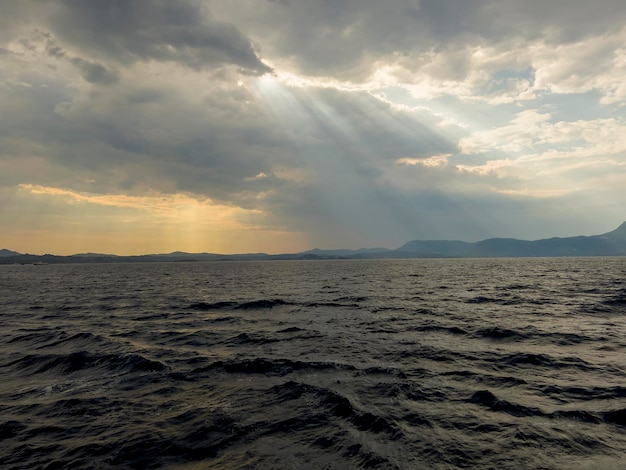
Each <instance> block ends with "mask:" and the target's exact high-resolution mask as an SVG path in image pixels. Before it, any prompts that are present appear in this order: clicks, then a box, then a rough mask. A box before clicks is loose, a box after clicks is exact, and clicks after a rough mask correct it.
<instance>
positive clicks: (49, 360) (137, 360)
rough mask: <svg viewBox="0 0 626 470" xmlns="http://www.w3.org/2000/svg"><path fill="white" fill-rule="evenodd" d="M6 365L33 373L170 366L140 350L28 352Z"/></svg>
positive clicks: (151, 368)
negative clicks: (126, 352) (31, 353)
mask: <svg viewBox="0 0 626 470" xmlns="http://www.w3.org/2000/svg"><path fill="white" fill-rule="evenodd" d="M7 366H9V367H11V366H13V367H15V368H16V369H19V370H26V371H30V372H31V373H34V374H43V373H46V372H53V371H59V372H61V373H63V374H71V373H74V372H78V371H82V370H87V369H106V370H109V371H114V372H159V371H163V370H166V369H167V368H168V367H167V366H166V365H165V364H164V363H162V362H160V361H155V360H152V359H148V358H146V357H144V356H142V355H140V354H135V353H129V354H97V353H90V352H87V351H80V352H73V353H69V354H43V355H27V356H24V357H22V358H21V359H18V360H15V361H12V362H10V363H8V364H7Z"/></svg>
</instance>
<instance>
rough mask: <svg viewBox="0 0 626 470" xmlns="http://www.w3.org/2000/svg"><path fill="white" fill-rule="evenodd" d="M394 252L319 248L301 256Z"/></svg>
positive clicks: (377, 249) (383, 249)
mask: <svg viewBox="0 0 626 470" xmlns="http://www.w3.org/2000/svg"><path fill="white" fill-rule="evenodd" d="M390 251H393V250H390V249H389V248H360V249H358V250H341V249H340V250H320V249H319V248H314V249H312V250H308V251H303V252H302V253H301V254H303V255H316V256H339V257H346V256H350V257H354V256H359V255H372V254H378V253H386V252H390Z"/></svg>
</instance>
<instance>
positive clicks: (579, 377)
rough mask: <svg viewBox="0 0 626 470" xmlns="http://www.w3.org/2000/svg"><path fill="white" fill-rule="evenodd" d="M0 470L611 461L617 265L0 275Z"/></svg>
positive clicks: (86, 268)
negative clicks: (0, 469)
mask: <svg viewBox="0 0 626 470" xmlns="http://www.w3.org/2000/svg"><path fill="white" fill-rule="evenodd" d="M0 335H1V336H0V338H1V340H0V467H1V468H3V469H6V470H9V469H113V468H115V469H117V468H120V469H157V468H167V469H175V470H176V469H193V470H196V469H205V468H211V469H221V468H223V469H352V468H355V469H357V468H375V469H460V468H478V469H482V468H485V469H509V468H510V469H618V468H622V469H623V468H626V258H624V257H621V258H620V257H617V258H523V259H519V258H518V259H417V260H415V259H413V260H305V261H255V262H252V261H250V262H247V261H232V262H226V261H220V262H195V263H193V262H188V263H182V262H181V263H136V264H133V263H127V264H122V263H120V264H113V263H111V264H73V265H70V264H57V265H53V264H50V265H3V266H0Z"/></svg>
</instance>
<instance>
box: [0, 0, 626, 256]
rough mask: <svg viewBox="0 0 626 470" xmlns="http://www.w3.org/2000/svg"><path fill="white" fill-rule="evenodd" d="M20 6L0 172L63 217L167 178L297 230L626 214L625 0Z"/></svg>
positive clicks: (280, 228) (0, 124)
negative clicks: (597, 1)
mask: <svg viewBox="0 0 626 470" xmlns="http://www.w3.org/2000/svg"><path fill="white" fill-rule="evenodd" d="M605 7H606V8H605ZM609 7H610V8H609ZM4 12H6V13H7V15H8V16H6V15H3V16H2V17H1V18H0V67H1V68H2V70H3V74H2V76H1V77H0V109H2V110H3V112H2V113H1V114H0V191H5V194H14V193H15V191H17V192H18V193H19V194H20V195H21V196H20V197H22V196H23V197H24V198H25V199H24V200H22V199H19V200H20V204H32V207H33V208H32V210H33V211H36V208H37V207H39V209H41V208H43V207H48V206H47V205H46V204H53V203H52V202H50V201H52V200H54V201H57V202H55V203H54V204H53V205H54V206H55V207H56V208H57V209H58V210H57V212H55V214H57V215H58V216H59V217H61V215H60V214H61V213H62V211H63V210H68V211H73V212H71V213H72V214H73V215H75V216H80V217H82V218H84V217H87V216H86V215H85V214H84V213H79V212H77V211H76V209H77V207H78V206H81V205H82V206H89V207H90V208H91V209H93V210H97V211H98V213H99V214H104V213H105V212H106V215H107V217H109V216H110V217H111V220H113V219H115V213H116V211H119V212H117V213H118V215H119V217H120V218H121V219H123V218H124V217H127V216H129V212H128V211H131V212H133V211H135V212H133V213H134V214H135V215H133V217H134V216H136V211H139V212H141V211H142V210H140V209H138V208H131V207H130V206H123V205H122V204H121V201H131V202H132V201H134V202H132V203H133V204H135V203H139V202H140V201H143V202H145V205H146V207H148V206H150V205H154V207H161V205H160V203H159V200H158V197H160V196H154V195H155V194H156V195H162V196H163V197H165V199H168V201H169V202H168V204H169V203H171V202H172V201H173V200H174V199H176V200H177V201H180V205H179V206H176V208H177V209H176V210H181V211H184V209H183V208H184V206H185V205H186V204H188V205H189V206H190V207H196V202H197V201H211V204H212V205H216V206H220V207H230V208H234V209H235V210H237V211H240V214H241V216H242V217H244V218H246V217H249V220H254V223H252V222H251V223H250V224H248V225H246V227H248V228H250V227H253V228H254V231H256V232H258V233H259V234H263V235H262V236H261V235H259V237H260V238H263V237H266V238H264V240H268V239H269V238H270V237H269V235H268V234H270V233H280V234H282V235H280V237H279V238H280V239H281V240H283V242H284V243H285V244H286V245H289V246H296V245H298V246H301V247H302V248H307V247H308V246H303V245H306V244H308V243H310V244H314V245H318V246H320V245H324V246H326V247H332V246H341V245H343V246H350V247H358V246H367V245H370V244H371V245H391V244H402V243H403V242H404V241H406V239H411V238H418V237H422V238H423V237H433V238H440V237H444V238H445V237H448V236H450V235H449V234H450V233H452V234H458V235H456V237H457V238H472V237H480V236H483V235H484V236H490V235H491V236H496V235H504V234H505V233H503V232H506V230H509V232H506V233H509V234H513V231H514V230H521V231H524V230H526V232H525V233H526V234H528V236H533V237H536V236H543V235H552V234H555V231H556V230H565V228H567V220H570V221H571V220H574V219H580V220H583V218H584V217H586V215H585V214H586V213H589V212H593V216H592V218H595V220H597V221H601V220H608V218H609V217H613V218H618V219H621V218H623V215H622V209H621V207H623V205H624V203H626V200H624V193H623V187H624V186H623V185H624V171H625V168H624V162H625V161H626V141H625V140H624V138H623V137H622V136H624V135H626V132H624V131H625V129H624V126H625V117H624V112H623V109H624V107H623V105H624V101H625V98H626V95H625V93H626V88H624V85H623V83H624V80H623V77H624V75H625V74H626V70H625V67H626V65H625V64H626V59H625V57H626V52H625V51H626V49H625V48H624V46H623V44H624V40H625V39H626V29H625V28H624V27H623V24H624V23H625V22H624V21H623V20H626V8H624V6H623V2H621V1H617V0H616V1H613V0H607V1H605V2H601V6H598V5H596V6H595V7H592V6H589V5H588V4H587V3H583V2H580V1H578V0H571V1H568V2H563V1H556V0H555V1H554V2H550V3H549V4H545V2H544V4H540V3H537V2H518V1H513V0H501V1H497V2H496V1H495V0H467V1H463V2H459V1H456V0H454V1H453V0H440V1H434V0H423V1H421V2H415V1H410V0H399V1H397V2H393V5H387V4H383V3H380V2H374V1H373V0H362V1H361V0H359V1H356V0H347V1H345V2H297V1H266V2H258V1H252V0H240V1H238V2H222V1H217V0H209V1H200V0H197V1H196V0H184V1H183V0H173V1H165V0H153V1H148V0H137V1H132V2H126V1H117V0H116V1H110V2H84V1H77V0H50V1H48V2H44V3H41V2H35V1H30V0H25V1H23V2H10V4H9V5H7V8H6V9H5V10H3V13H4ZM19 185H22V186H19ZM24 185H25V186H24ZM16 188H17V189H16ZM19 188H21V189H19ZM24 188H31V189H32V191H30V192H29V191H26V189H24ZM33 188H57V189H58V190H59V191H61V190H62V191H66V193H64V194H63V195H60V194H57V195H54V194H52V193H50V192H49V191H51V190H46V191H48V193H45V194H44V193H41V191H43V190H40V189H38V190H35V189H33ZM59 188H60V189H59ZM33 191H34V192H37V191H40V193H39V194H34V192H33ZM25 193H28V195H27V196H28V197H27V196H26V195H25ZM83 197H86V198H88V199H81V198H83ZM177 198H178V199H177ZM6 200H7V201H8V200H10V199H6ZM60 201H63V203H61V202H60ZM68 201H74V202H75V204H73V205H72V204H69V203H68ZM77 201H79V202H77ZM98 201H99V202H103V201H108V202H115V203H116V204H118V203H119V204H118V205H115V204H110V205H105V204H103V203H102V204H99V203H97V202H98ZM194 201H196V202H194ZM143 202H142V203H143ZM38 204H39V205H38ZM542 204H543V206H542ZM171 207H174V206H171ZM96 208H97V209H96ZM11 210H12V211H13V209H11ZM37 210H38V209H37ZM102 211H105V212H102ZM542 211H543V212H542ZM568 211H569V212H568ZM18 212H19V211H17V210H16V211H14V212H11V213H12V214H14V216H16V215H15V214H17V213H18ZM195 213H196V214H198V217H208V218H212V219H214V220H215V222H216V224H219V223H222V221H221V219H219V217H218V216H217V215H215V213H211V212H210V211H209V212H202V211H197V212H195ZM555 214H556V215H555ZM558 214H570V215H568V216H567V217H566V216H565V215H558ZM153 215H154V214H153ZM12 217H13V216H12ZM568 218H569V219H568ZM121 219H120V220H121ZM155 219H159V218H158V217H155ZM518 219H519V220H518ZM63 220H67V219H63ZM85 220H86V219H85ZM90 220H91V219H90ZM141 220H142V224H144V226H147V225H150V222H148V221H147V219H146V218H141ZM159 220H165V219H159ZM167 220H169V222H167V223H168V224H169V223H170V222H171V223H172V224H173V223H174V222H172V221H173V220H174V219H167ZM532 221H538V222H536V223H535V222H532ZM92 222H93V223H96V222H95V221H93V220H92ZM68 223H69V222H68ZM164 223H165V222H164ZM570 224H571V222H570ZM200 225H202V224H200ZM244 225H245V224H244ZM607 225H609V226H610V225H612V223H611V224H607ZM52 226H53V224H49V225H48V227H52ZM570 226H571V225H570ZM582 226H583V225H579V227H582ZM150 227H152V228H153V229H154V230H155V231H156V229H155V226H154V225H150ZM168 227H170V229H171V227H173V225H168ZM203 227H204V228H203V229H202V230H203V233H204V234H205V235H206V234H207V233H209V232H208V228H207V227H206V226H204V225H203ZM533 227H534V228H535V230H536V231H535V234H534V235H532V233H531V231H532V230H531V229H532V228H533ZM505 228H506V230H505ZM607 228H608V227H607ZM170 229H168V230H170ZM172 230H173V229H172ZM168 233H174V231H171V232H168ZM230 235H232V233H230ZM207 236H208V235H207ZM289 237H291V238H289ZM235 238H236V237H235ZM172 240H173V239H172ZM287 240H291V242H289V243H287ZM155 243H156V241H155ZM222 246H225V245H222ZM246 246H252V245H246ZM179 248H181V247H175V248H174V249H179ZM259 249H262V248H260V247H259Z"/></svg>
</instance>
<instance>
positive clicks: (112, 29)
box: [13, 0, 270, 74]
mask: <svg viewBox="0 0 626 470" xmlns="http://www.w3.org/2000/svg"><path fill="white" fill-rule="evenodd" d="M20 3H21V4H22V5H23V6H22V7H20V8H19V9H18V8H16V7H14V14H15V17H14V19H13V20H14V21H15V19H16V18H17V19H21V20H23V23H27V21H28V20H29V19H32V18H33V17H37V18H38V20H39V21H40V22H41V27H43V28H46V29H47V30H48V31H49V32H50V33H51V34H52V35H53V36H54V37H56V38H58V40H59V41H60V42H61V43H62V44H64V45H66V47H68V48H72V50H73V51H74V53H75V54H76V55H78V56H83V57H84V56H87V57H89V58H91V59H93V60H99V61H103V62H107V63H116V64H121V65H130V64H133V63H137V62H145V61H157V62H170V63H176V64H180V65H182V66H185V67H190V68H192V69H197V70H202V69H205V68H207V67H214V66H216V65H235V66H238V67H240V68H241V69H242V70H243V71H246V72H247V73H254V74H263V73H267V72H269V71H270V68H269V67H268V66H267V65H266V64H265V63H263V62H262V61H261V59H260V58H259V57H258V55H257V52H256V51H255V49H254V47H253V45H252V44H251V42H250V41H249V39H248V38H246V36H245V35H244V34H243V33H242V32H241V31H239V29H237V27H235V26H234V25H233V24H230V23H227V22H223V21H219V20H217V19H216V18H215V17H214V16H212V14H211V13H210V11H209V9H208V8H205V7H204V6H203V5H202V4H201V3H199V2H195V1H186V0H168V1H165V0H137V1H132V2H126V1H119V0H113V1H107V2H85V1H80V0H54V1H50V2H47V3H46V4H45V5H40V4H39V3H38V2H34V1H25V2H20ZM26 27H27V25H26V24H24V25H23V26H22V29H23V28H26ZM16 30H17V28H13V34H15V33H16V32H17V31H16ZM83 60H85V59H83Z"/></svg>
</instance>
